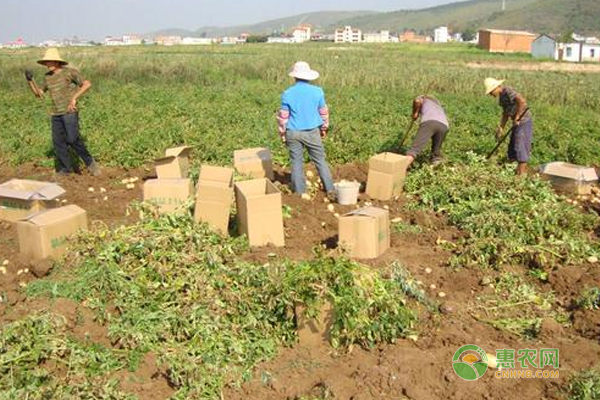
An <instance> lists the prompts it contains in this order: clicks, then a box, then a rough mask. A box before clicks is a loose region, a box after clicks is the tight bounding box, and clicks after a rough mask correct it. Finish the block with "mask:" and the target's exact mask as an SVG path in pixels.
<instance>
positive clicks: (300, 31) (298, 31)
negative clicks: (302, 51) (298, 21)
mask: <svg viewBox="0 0 600 400" xmlns="http://www.w3.org/2000/svg"><path fill="white" fill-rule="evenodd" d="M311 33H312V29H311V27H310V26H308V25H300V26H298V27H296V28H295V29H294V31H293V32H292V37H293V38H294V43H304V42H309V41H310V38H311Z"/></svg>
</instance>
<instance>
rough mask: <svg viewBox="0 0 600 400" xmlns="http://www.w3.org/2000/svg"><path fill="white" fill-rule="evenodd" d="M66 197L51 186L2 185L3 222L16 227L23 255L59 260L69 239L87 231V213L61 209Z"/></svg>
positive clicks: (27, 182)
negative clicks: (61, 197) (61, 198)
mask: <svg viewBox="0 0 600 400" xmlns="http://www.w3.org/2000/svg"><path fill="white" fill-rule="evenodd" d="M64 193H65V190H64V189H63V188H61V187H60V186H58V185H57V184H55V183H51V182H39V181H30V180H23V179H12V180H10V181H8V182H6V183H3V184H2V185H0V220H3V221H7V222H14V223H15V224H16V228H17V236H18V239H19V251H20V252H21V254H23V255H25V256H27V257H29V258H31V259H32V260H40V259H43V258H47V257H58V256H60V255H62V254H63V253H64V252H65V250H66V245H67V238H68V237H69V236H71V235H73V234H75V233H76V232H77V231H79V230H81V229H83V230H86V229H87V215H86V212H85V210H83V209H81V208H79V207H77V206H75V205H69V206H65V207H59V206H58V205H59V202H60V196H62V195H63V194H64Z"/></svg>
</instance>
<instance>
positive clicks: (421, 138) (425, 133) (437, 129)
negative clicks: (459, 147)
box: [406, 121, 448, 161]
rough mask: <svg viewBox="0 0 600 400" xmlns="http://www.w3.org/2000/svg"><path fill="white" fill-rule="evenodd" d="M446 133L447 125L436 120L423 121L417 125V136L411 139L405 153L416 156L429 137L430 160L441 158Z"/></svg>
mask: <svg viewBox="0 0 600 400" xmlns="http://www.w3.org/2000/svg"><path fill="white" fill-rule="evenodd" d="M447 133H448V127H447V126H446V125H444V124H442V123H441V122H438V121H425V122H423V123H421V125H419V130H418V131H417V136H415V139H414V140H413V143H412V146H411V148H410V150H408V151H407V152H406V155H408V156H412V157H414V158H416V157H417V156H418V155H419V153H420V152H421V151H423V149H424V148H425V145H427V142H428V141H429V139H431V160H432V161H436V160H439V159H441V158H442V143H444V139H445V138H446V134H447Z"/></svg>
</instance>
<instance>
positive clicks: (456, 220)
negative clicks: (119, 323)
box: [407, 154, 598, 268]
mask: <svg viewBox="0 0 600 400" xmlns="http://www.w3.org/2000/svg"><path fill="white" fill-rule="evenodd" d="M465 162H466V163H465V164H463V165H444V166H442V167H441V168H436V169H435V170H433V169H432V168H429V167H425V168H422V169H420V170H418V171H416V172H415V173H413V174H411V175H410V176H409V179H408V183H407V190H408V192H410V193H411V194H412V195H414V196H415V197H416V199H417V206H418V207H422V208H426V209H433V210H435V211H437V212H443V213H445V214H446V215H447V216H448V220H449V222H450V223H451V224H453V225H455V226H457V227H458V228H460V229H461V230H463V231H464V232H466V233H467V234H468V236H467V237H466V238H465V239H462V240H461V241H460V242H459V247H458V250H457V251H456V254H455V256H454V257H453V259H452V260H451V263H452V265H454V266H464V265H477V266H481V267H484V268H485V267H493V268H499V267H501V266H502V265H506V264H523V265H528V266H531V267H534V268H545V267H550V266H553V265H559V264H560V265H565V264H570V263H576V262H581V261H583V260H584V259H585V258H586V257H588V256H589V255H590V254H595V253H596V252H597V251H598V244H597V243H595V242H594V241H592V240H591V236H590V234H591V231H592V229H593V228H594V227H595V226H596V225H597V224H598V218H597V217H596V216H594V215H591V214H589V213H584V212H581V211H580V210H578V209H577V208H575V207H574V206H572V205H570V204H568V203H566V202H565V201H564V200H563V199H562V198H561V197H559V196H557V195H556V194H555V193H554V192H553V191H552V189H551V187H550V186H549V184H548V183H546V182H543V181H541V180H539V179H537V178H524V179H519V178H517V177H515V176H514V171H513V169H512V167H511V166H510V165H505V166H498V165H495V164H493V163H491V162H489V161H486V160H485V159H483V158H481V157H479V156H476V155H474V154H468V155H467V157H466V160H465Z"/></svg>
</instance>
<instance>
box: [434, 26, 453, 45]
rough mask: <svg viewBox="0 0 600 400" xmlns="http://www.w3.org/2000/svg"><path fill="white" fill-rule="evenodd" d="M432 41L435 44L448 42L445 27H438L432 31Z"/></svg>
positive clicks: (448, 37)
mask: <svg viewBox="0 0 600 400" xmlns="http://www.w3.org/2000/svg"><path fill="white" fill-rule="evenodd" d="M433 41H434V42H435V43H448V42H449V41H450V34H449V33H448V27H447V26H440V27H439V28H437V29H436V30H434V31H433Z"/></svg>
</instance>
